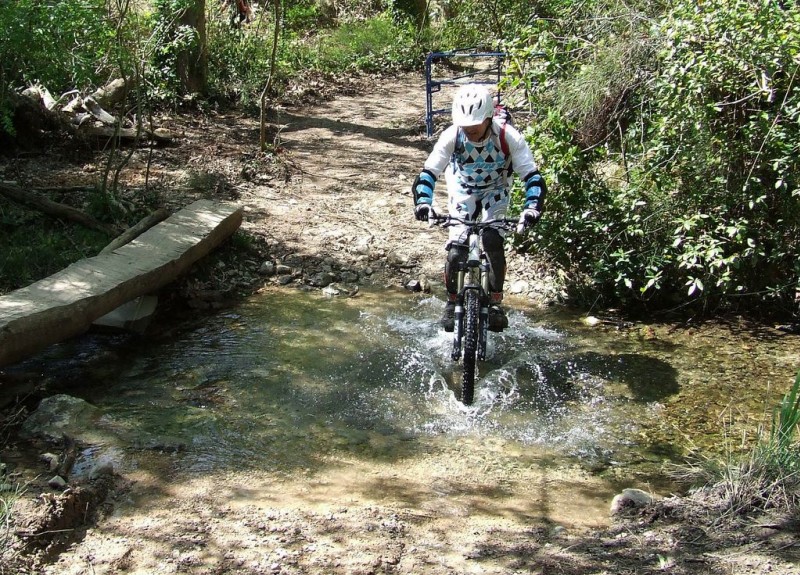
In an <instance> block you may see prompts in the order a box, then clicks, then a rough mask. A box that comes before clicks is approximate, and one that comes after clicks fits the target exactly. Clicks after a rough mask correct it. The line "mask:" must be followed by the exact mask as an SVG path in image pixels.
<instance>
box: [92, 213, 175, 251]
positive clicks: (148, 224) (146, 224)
mask: <svg viewBox="0 0 800 575" xmlns="http://www.w3.org/2000/svg"><path fill="white" fill-rule="evenodd" d="M168 217H169V212H168V211H167V210H166V208H159V209H157V210H156V211H155V212H153V213H152V214H150V215H149V216H147V217H145V218H143V219H142V220H140V221H139V223H137V224H136V225H134V226H131V227H130V228H128V229H127V230H125V231H124V232H123V233H122V234H121V235H120V236H118V237H117V238H116V239H115V240H114V241H112V242H111V243H110V244H108V245H107V246H106V247H104V248H103V249H102V250H100V253H101V254H102V253H105V252H110V251H113V250H115V249H117V248H119V247H121V246H124V245H125V244H127V243H128V242H131V241H133V240H134V239H136V238H137V237H139V236H140V235H142V234H143V233H144V232H146V231H147V230H149V229H150V228H152V227H153V226H154V225H156V224H157V223H159V222H162V221H164V220H166V219H167V218H168Z"/></svg>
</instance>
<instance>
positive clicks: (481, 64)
mask: <svg viewBox="0 0 800 575" xmlns="http://www.w3.org/2000/svg"><path fill="white" fill-rule="evenodd" d="M505 58H506V54H505V52H481V51H479V50H467V49H465V50H453V51H450V52H431V53H430V54H428V56H427V57H426V58H425V97H426V102H427V109H426V114H425V126H426V128H427V133H428V137H429V138H430V137H431V136H433V117H434V116H435V115H437V114H445V113H450V108H437V107H436V106H437V105H438V104H436V103H434V94H437V93H439V92H441V90H442V88H447V87H457V86H460V85H462V84H487V85H491V86H497V84H498V83H499V82H500V78H501V77H502V75H503V64H504V62H505ZM438 64H441V65H439V66H437V65H438ZM434 67H435V70H434ZM443 68H444V70H442V69H443ZM448 102H449V100H448Z"/></svg>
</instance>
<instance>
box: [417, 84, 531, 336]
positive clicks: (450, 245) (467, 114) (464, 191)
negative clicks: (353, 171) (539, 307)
mask: <svg viewBox="0 0 800 575" xmlns="http://www.w3.org/2000/svg"><path fill="white" fill-rule="evenodd" d="M494 111H495V103H494V101H493V98H492V95H491V93H490V91H489V89H488V88H487V87H485V86H483V85H481V84H467V85H464V86H462V87H461V88H459V90H458V91H457V92H456V95H455V97H454V98H453V109H452V117H453V124H452V125H451V126H449V127H448V128H447V129H446V130H445V131H444V132H442V135H441V136H440V137H439V139H438V141H437V142H436V144H435V145H434V147H433V151H432V152H431V153H430V155H429V156H428V159H427V160H426V161H425V164H424V166H423V169H422V172H420V174H419V175H418V176H417V177H416V178H415V179H414V183H413V185H412V194H413V197H414V215H415V216H416V218H417V220H420V221H427V220H428V219H429V218H430V217H431V215H435V214H436V212H435V211H434V209H433V190H434V188H435V186H436V180H437V178H438V177H439V175H440V174H441V173H442V172H444V175H445V182H446V184H447V196H448V201H447V203H448V211H449V213H450V215H451V216H456V217H459V218H462V219H465V220H470V221H480V220H488V219H494V218H502V217H504V216H505V214H506V210H507V209H508V203H509V194H510V187H511V183H512V180H513V173H514V172H516V174H517V175H518V176H519V178H520V179H521V180H522V182H523V185H524V187H525V202H524V205H523V208H522V213H521V214H520V217H519V224H518V226H517V231H518V232H520V233H521V232H522V231H524V229H525V228H526V227H528V226H530V225H533V224H535V223H536V222H537V221H538V220H539V217H540V216H541V213H542V210H543V202H544V196H545V193H546V191H547V188H546V187H545V183H544V179H543V178H542V176H541V174H540V173H539V170H538V168H537V166H536V162H535V161H534V159H533V155H532V154H531V150H530V148H528V144H527V142H526V141H525V138H524V137H523V136H522V134H520V133H519V131H517V130H516V129H515V128H514V127H513V126H512V125H511V124H510V123H506V122H504V120H503V119H502V118H501V117H499V115H498V117H494ZM512 167H513V170H512ZM465 231H466V228H465V226H464V225H455V226H452V227H451V228H450V234H449V237H448V241H447V244H446V245H445V250H447V252H448V253H447V259H446V261H445V266H444V279H445V286H446V287H447V304H446V305H445V309H444V314H443V315H442V319H441V325H442V327H443V328H444V330H445V331H449V332H452V331H453V329H454V324H455V305H456V304H455V302H456V297H457V293H456V291H457V286H456V274H455V273H453V270H454V269H456V267H457V266H456V264H457V263H458V262H464V261H466V259H467V255H468V246H467V245H466V244H465V242H466V233H465ZM504 233H505V232H504V230H497V229H487V230H485V231H484V232H483V246H484V249H485V251H486V254H487V257H488V259H489V266H490V268H491V269H490V273H489V283H490V286H489V287H490V291H491V294H490V296H491V303H490V306H489V326H488V327H489V329H490V330H492V331H503V329H504V328H506V327H508V318H507V317H506V314H505V312H504V311H503V308H502V307H501V306H500V303H501V302H502V301H503V284H504V282H505V275H506V257H505V253H504V251H503V236H504Z"/></svg>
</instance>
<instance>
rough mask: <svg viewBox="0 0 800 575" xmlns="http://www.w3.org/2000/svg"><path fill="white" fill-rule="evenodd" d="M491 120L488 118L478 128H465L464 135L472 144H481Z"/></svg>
mask: <svg viewBox="0 0 800 575" xmlns="http://www.w3.org/2000/svg"><path fill="white" fill-rule="evenodd" d="M489 122H491V119H490V118H486V119H485V120H484V121H483V122H481V123H480V124H478V125H476V126H464V127H463V128H462V129H463V130H464V134H466V136H467V138H468V139H469V141H470V142H480V141H481V140H482V139H483V136H484V135H485V134H486V129H487V128H488V127H489Z"/></svg>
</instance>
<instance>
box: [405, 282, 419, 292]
mask: <svg viewBox="0 0 800 575" xmlns="http://www.w3.org/2000/svg"><path fill="white" fill-rule="evenodd" d="M405 287H406V289H407V290H408V291H413V292H420V291H422V284H421V283H420V281H419V280H410V281H408V282H407V283H406V286H405Z"/></svg>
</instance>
